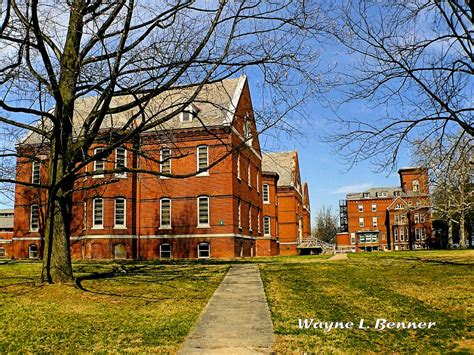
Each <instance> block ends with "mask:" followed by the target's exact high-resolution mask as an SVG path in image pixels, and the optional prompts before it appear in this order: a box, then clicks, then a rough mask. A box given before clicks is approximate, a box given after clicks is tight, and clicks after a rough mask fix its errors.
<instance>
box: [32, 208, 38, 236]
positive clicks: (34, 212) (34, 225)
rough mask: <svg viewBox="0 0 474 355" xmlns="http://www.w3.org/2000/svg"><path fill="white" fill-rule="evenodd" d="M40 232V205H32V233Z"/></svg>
mask: <svg viewBox="0 0 474 355" xmlns="http://www.w3.org/2000/svg"><path fill="white" fill-rule="evenodd" d="M38 230H39V207H38V205H31V207H30V232H37V231H38Z"/></svg>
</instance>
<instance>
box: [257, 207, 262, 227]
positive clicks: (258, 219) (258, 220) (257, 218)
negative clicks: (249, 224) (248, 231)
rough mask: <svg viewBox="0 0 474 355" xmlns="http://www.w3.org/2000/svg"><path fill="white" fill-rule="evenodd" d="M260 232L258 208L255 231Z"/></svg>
mask: <svg viewBox="0 0 474 355" xmlns="http://www.w3.org/2000/svg"><path fill="white" fill-rule="evenodd" d="M260 232H261V229H260V210H259V211H258V213H257V233H260Z"/></svg>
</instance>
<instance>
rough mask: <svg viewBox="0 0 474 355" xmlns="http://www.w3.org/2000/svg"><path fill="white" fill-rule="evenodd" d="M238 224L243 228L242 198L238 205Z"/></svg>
mask: <svg viewBox="0 0 474 355" xmlns="http://www.w3.org/2000/svg"><path fill="white" fill-rule="evenodd" d="M237 226H238V227H239V229H242V202H241V201H240V200H239V204H238V205H237Z"/></svg>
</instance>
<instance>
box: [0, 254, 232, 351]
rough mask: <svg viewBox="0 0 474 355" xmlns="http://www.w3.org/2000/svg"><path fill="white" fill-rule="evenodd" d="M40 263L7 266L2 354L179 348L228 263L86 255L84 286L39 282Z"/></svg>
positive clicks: (0, 272) (1, 306) (1, 279)
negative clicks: (102, 259)
mask: <svg viewBox="0 0 474 355" xmlns="http://www.w3.org/2000/svg"><path fill="white" fill-rule="evenodd" d="M40 266H41V265H40V264H39V263H36V262H35V263H30V262H10V263H7V264H2V265H0V353H5V352H68V353H72V352H92V351H93V352H118V351H134V352H174V351H176V350H177V349H178V348H179V346H180V344H181V343H182V342H183V340H184V338H185V337H186V335H187V334H188V333H189V331H190V329H191V327H192V326H193V324H194V322H195V321H196V320H197V318H198V316H199V314H200V313H201V311H202V309H203V308H204V306H205V305H206V303H207V301H208V299H209V298H210V296H211V295H212V294H213V292H214V291H215V289H216V288H217V286H218V285H219V283H220V281H221V280H222V278H223V276H224V275H225V272H226V271H227V269H228V265H209V264H197V263H190V264H179V263H177V264H172V265H161V264H156V263H155V264H153V263H143V264H138V263H132V264H131V263H127V264H124V266H123V267H122V266H121V265H120V264H117V263H98V262H94V263H92V262H82V263H75V264H74V270H75V275H76V276H79V278H80V280H81V281H80V287H82V289H80V288H76V287H73V286H61V285H52V286H38V285H36V284H35V278H36V277H37V276H38V275H39V271H40ZM123 270H125V271H126V272H122V271H123Z"/></svg>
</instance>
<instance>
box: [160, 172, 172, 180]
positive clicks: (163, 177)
mask: <svg viewBox="0 0 474 355" xmlns="http://www.w3.org/2000/svg"><path fill="white" fill-rule="evenodd" d="M167 174H168V173H167ZM170 174H171V173H170ZM169 178H170V177H169V176H162V175H160V179H169Z"/></svg>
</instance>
